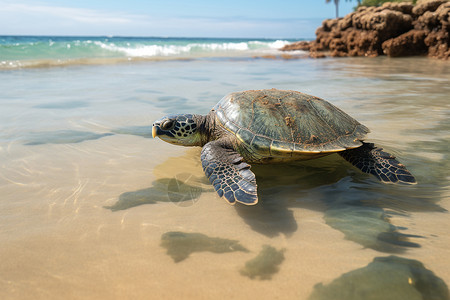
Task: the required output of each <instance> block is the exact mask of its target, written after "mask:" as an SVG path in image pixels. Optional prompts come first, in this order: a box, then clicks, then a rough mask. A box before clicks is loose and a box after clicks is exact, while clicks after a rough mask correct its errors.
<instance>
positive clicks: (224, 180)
mask: <svg viewBox="0 0 450 300" xmlns="http://www.w3.org/2000/svg"><path fill="white" fill-rule="evenodd" d="M201 159H202V167H203V171H205V174H206V177H208V179H209V182H211V184H212V185H213V186H214V189H215V190H216V191H217V193H218V194H219V196H220V197H222V196H225V199H227V201H228V202H229V203H230V204H235V203H236V201H237V202H240V203H243V204H246V205H254V204H256V203H258V195H257V189H256V178H255V174H253V172H252V171H250V165H249V164H247V163H245V162H244V161H243V159H242V157H241V156H240V155H239V153H237V152H236V151H235V150H234V149H233V147H232V145H231V143H230V142H227V141H226V140H217V141H213V142H209V143H207V144H206V145H205V146H203V149H202V154H201Z"/></svg>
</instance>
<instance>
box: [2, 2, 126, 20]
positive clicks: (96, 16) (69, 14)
mask: <svg viewBox="0 0 450 300" xmlns="http://www.w3.org/2000/svg"><path fill="white" fill-rule="evenodd" d="M0 4H1V2H0ZM1 10H2V12H3V13H9V14H15V15H17V16H19V15H23V14H26V15H35V16H48V17H52V18H57V19H68V20H73V21H76V22H81V23H88V24H95V23H97V24H98V23H114V24H124V23H130V22H132V16H128V17H127V16H121V15H120V16H119V14H117V13H110V12H102V11H96V10H91V9H84V8H72V7H62V6H49V5H33V4H24V3H11V2H10V3H6V4H3V5H2V9H1Z"/></svg>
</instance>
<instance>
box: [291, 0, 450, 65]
mask: <svg viewBox="0 0 450 300" xmlns="http://www.w3.org/2000/svg"><path fill="white" fill-rule="evenodd" d="M449 32H450V1H448V0H419V2H418V4H417V5H416V6H413V5H412V4H411V3H406V2H404V3H398V2H396V3H385V4H383V5H382V6H380V7H359V8H358V9H357V10H356V11H355V12H352V13H350V14H348V15H346V16H345V17H344V18H339V19H328V20H324V21H323V22H322V26H320V27H319V28H317V30H316V40H315V41H313V42H310V43H306V42H300V43H298V44H297V43H296V45H293V46H292V47H290V46H286V47H284V48H283V50H307V49H309V51H310V56H311V57H319V56H321V55H320V54H319V53H321V51H328V52H329V53H330V55H331V56H377V55H383V54H386V55H389V56H406V55H423V54H426V53H428V55H429V56H431V57H437V58H441V59H448V58H449V52H450V46H449V45H450V37H449Z"/></svg>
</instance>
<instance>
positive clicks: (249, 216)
mask: <svg viewBox="0 0 450 300" xmlns="http://www.w3.org/2000/svg"><path fill="white" fill-rule="evenodd" d="M252 170H253V171H254V172H255V174H256V177H257V182H258V188H259V198H260V199H259V203H258V205H256V206H254V207H248V206H242V205H241V206H236V211H237V213H238V214H239V215H240V216H241V217H242V218H243V219H244V221H245V222H246V223H247V224H248V225H249V226H250V227H251V228H252V229H253V230H254V231H256V232H259V233H261V234H264V235H266V236H268V237H274V236H277V235H279V234H284V235H286V236H290V235H292V234H293V233H294V232H295V231H296V230H297V229H298V228H297V227H298V224H297V222H296V220H295V218H294V216H293V211H292V208H306V209H309V210H315V211H320V212H323V214H324V220H325V222H326V223H327V224H328V225H329V226H331V227H332V228H334V229H336V230H339V231H341V232H342V233H344V234H345V238H346V239H348V240H351V241H353V242H356V243H358V244H360V245H361V246H363V247H364V248H371V249H374V250H377V251H381V252H386V253H401V252H404V251H406V250H407V249H409V248H416V247H420V241H421V239H422V237H420V236H417V235H414V234H413V233H409V232H407V228H403V227H398V226H395V225H394V224H392V222H391V217H392V216H396V215H402V216H407V215H408V212H410V211H411V212H413V211H434V212H444V211H445V210H444V209H443V208H442V207H440V206H439V205H438V204H436V200H435V199H439V191H436V190H433V189H431V188H424V187H418V186H401V185H382V184H380V183H379V182H377V181H376V180H374V179H373V178H372V177H370V176H369V175H367V174H363V173H361V172H358V170H356V169H355V168H353V167H352V166H351V165H350V164H348V163H346V162H345V161H343V160H342V159H341V158H340V157H338V156H337V155H331V156H328V157H325V158H321V159H316V160H314V161H307V162H302V163H300V164H297V165H270V166H269V165H254V166H252ZM433 195H435V196H436V198H434V197H433Z"/></svg>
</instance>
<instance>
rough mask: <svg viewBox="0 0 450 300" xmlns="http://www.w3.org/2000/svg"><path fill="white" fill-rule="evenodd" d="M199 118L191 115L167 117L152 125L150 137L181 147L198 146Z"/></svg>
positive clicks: (199, 136) (199, 139) (199, 135)
mask: <svg viewBox="0 0 450 300" xmlns="http://www.w3.org/2000/svg"><path fill="white" fill-rule="evenodd" d="M199 117H201V116H197V115H191V114H178V115H168V116H165V117H164V118H161V119H160V120H158V121H155V122H154V123H153V128H152V135H153V137H154V138H155V137H157V136H158V137H159V138H160V139H162V140H163V141H165V142H168V143H171V144H175V145H181V146H199V145H200V141H201V134H200V132H199V130H198V129H199V124H197V123H198V121H199V119H200V118H199Z"/></svg>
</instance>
